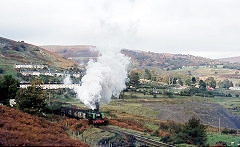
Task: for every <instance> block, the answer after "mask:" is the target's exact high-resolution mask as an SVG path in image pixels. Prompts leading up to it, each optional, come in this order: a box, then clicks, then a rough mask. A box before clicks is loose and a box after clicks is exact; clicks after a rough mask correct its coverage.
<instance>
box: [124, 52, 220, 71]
mask: <svg viewBox="0 0 240 147" xmlns="http://www.w3.org/2000/svg"><path fill="white" fill-rule="evenodd" d="M122 53H123V54H125V55H127V56H129V57H131V59H132V60H133V62H134V63H135V64H136V66H139V67H158V68H160V69H166V70H174V69H179V68H182V67H186V66H206V65H209V66H214V65H221V64H223V62H221V61H219V60H213V59H208V58H203V57H197V56H192V55H182V54H168V53H153V52H144V51H134V50H128V49H123V50H122Z"/></svg>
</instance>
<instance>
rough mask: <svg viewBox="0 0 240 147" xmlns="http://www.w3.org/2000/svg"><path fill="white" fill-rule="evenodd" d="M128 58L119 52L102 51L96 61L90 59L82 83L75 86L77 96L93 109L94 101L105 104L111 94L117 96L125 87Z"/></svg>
mask: <svg viewBox="0 0 240 147" xmlns="http://www.w3.org/2000/svg"><path fill="white" fill-rule="evenodd" d="M128 64H129V58H128V57H126V56H125V55H123V54H121V53H120V52H114V53H113V52H110V53H109V52H102V53H101V56H99V57H98V59H97V61H96V62H94V61H93V60H90V61H89V63H88V65H87V71H86V75H85V76H84V77H83V78H82V81H81V82H82V85H81V86H79V87H77V88H75V89H74V90H75V92H76V93H77V98H78V99H80V101H81V102H83V103H84V104H85V105H86V106H88V107H89V108H91V109H95V108H96V106H95V103H96V102H98V103H100V105H101V104H107V103H109V102H110V100H111V98H112V96H115V97H119V94H120V92H121V91H122V90H123V89H125V88H126V85H125V80H126V78H127V66H128Z"/></svg>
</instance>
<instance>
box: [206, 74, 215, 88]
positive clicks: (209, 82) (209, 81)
mask: <svg viewBox="0 0 240 147" xmlns="http://www.w3.org/2000/svg"><path fill="white" fill-rule="evenodd" d="M205 83H206V85H207V86H209V87H212V88H215V87H216V85H217V84H216V80H214V78H213V77H208V78H207V79H206V80H205Z"/></svg>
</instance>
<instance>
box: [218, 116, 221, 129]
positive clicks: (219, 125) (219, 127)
mask: <svg viewBox="0 0 240 147" xmlns="http://www.w3.org/2000/svg"><path fill="white" fill-rule="evenodd" d="M218 131H219V133H220V131H221V120H220V116H218Z"/></svg>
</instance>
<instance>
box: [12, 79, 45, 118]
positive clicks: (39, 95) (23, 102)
mask: <svg viewBox="0 0 240 147" xmlns="http://www.w3.org/2000/svg"><path fill="white" fill-rule="evenodd" d="M36 83H37V82H36V81H35V82H34V83H33V84H32V85H31V86H29V87H27V88H26V89H19V90H18V92H17V95H16V103H17V107H18V109H20V110H22V111H24V112H27V113H30V114H33V115H42V112H43V110H44V109H45V105H46V99H47V93H46V92H45V91H44V90H43V89H42V88H41V87H40V85H34V84H36Z"/></svg>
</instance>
